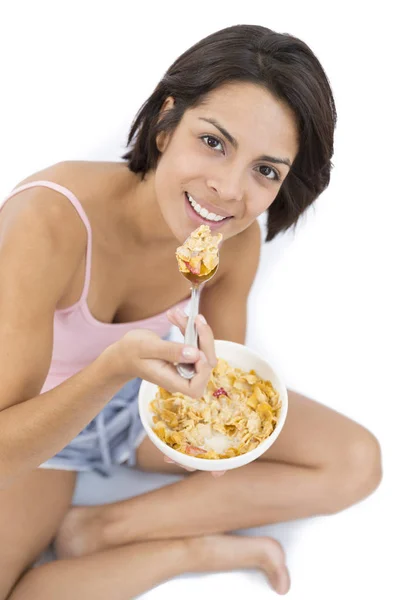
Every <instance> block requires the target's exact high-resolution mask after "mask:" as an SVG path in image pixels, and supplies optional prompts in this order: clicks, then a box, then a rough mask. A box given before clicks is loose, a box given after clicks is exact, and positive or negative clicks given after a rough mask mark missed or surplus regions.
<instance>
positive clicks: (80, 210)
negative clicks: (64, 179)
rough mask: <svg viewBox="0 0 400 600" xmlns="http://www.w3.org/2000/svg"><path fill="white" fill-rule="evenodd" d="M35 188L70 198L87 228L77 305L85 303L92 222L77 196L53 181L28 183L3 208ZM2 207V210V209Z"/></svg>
mask: <svg viewBox="0 0 400 600" xmlns="http://www.w3.org/2000/svg"><path fill="white" fill-rule="evenodd" d="M33 187H47V188H49V189H51V190H54V191H55V192H58V193H59V194H62V195H63V196H65V197H66V198H68V200H69V201H70V202H71V204H72V205H73V206H74V208H75V210H76V212H77V213H78V215H79V216H80V218H81V219H82V221H83V224H84V225H85V227H86V231H87V246H86V268H85V282H84V285H83V290H82V294H81V297H80V299H79V300H78V302H77V304H79V303H81V302H83V301H85V300H86V299H87V295H88V291H89V284H90V273H91V266H92V228H91V226H90V222H89V219H88V217H87V214H86V212H85V211H84V209H83V206H82V204H81V203H80V202H79V200H78V198H77V197H76V196H75V194H73V193H72V192H71V190H69V189H67V188H66V187H64V186H62V185H59V184H58V183H54V182H52V181H41V180H39V181H31V182H30V183H26V184H25V185H21V186H19V187H18V188H15V189H14V190H13V191H12V192H11V194H9V195H8V196H7V197H6V198H5V200H4V202H3V203H2V205H1V206H3V205H4V204H5V202H7V200H9V198H11V197H12V196H15V194H18V193H19V192H23V191H25V190H28V189H30V188H33ZM1 206H0V209H1Z"/></svg>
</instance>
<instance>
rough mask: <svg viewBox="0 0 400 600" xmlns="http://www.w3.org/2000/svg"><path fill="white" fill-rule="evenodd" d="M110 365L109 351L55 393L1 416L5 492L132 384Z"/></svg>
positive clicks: (0, 476)
mask: <svg viewBox="0 0 400 600" xmlns="http://www.w3.org/2000/svg"><path fill="white" fill-rule="evenodd" d="M109 359H110V355H109V354H108V353H107V351H106V352H105V353H103V354H102V355H101V356H99V358H98V359H96V360H95V361H94V362H93V363H91V364H90V365H89V366H88V367H86V368H85V369H83V370H82V371H80V372H79V373H77V374H76V375H74V376H73V377H70V378H69V379H67V380H66V381H64V382H63V383H61V384H60V385H58V386H57V387H55V388H53V389H52V390H49V391H48V392H45V393H44V394H40V395H38V396H35V397H34V398H31V399H29V400H26V401H24V402H21V403H20V404H17V405H14V406H11V407H9V408H7V409H5V410H3V411H1V412H0V431H1V436H0V489H2V488H3V487H6V486H8V485H9V483H10V482H11V481H12V480H14V479H15V478H17V477H18V476H20V475H22V474H23V473H24V472H27V471H30V470H32V469H35V468H37V467H38V466H39V465H40V464H41V463H43V462H44V461H46V460H48V459H49V458H51V457H52V456H54V455H55V454H57V452H59V451H60V450H61V449H62V448H64V447H65V446H66V445H67V444H68V443H69V442H70V441H71V440H72V439H73V438H74V437H75V436H77V435H78V433H79V432H80V431H82V429H84V428H85V427H86V425H87V424H88V423H90V421H91V420H92V419H93V418H94V417H95V416H96V415H97V414H98V413H99V412H100V411H101V409H102V408H103V407H104V406H105V405H106V404H107V402H108V401H109V400H110V399H111V398H112V396H113V395H114V394H115V393H116V392H117V391H118V390H119V389H120V388H121V387H122V386H123V385H124V384H125V383H126V382H127V381H128V379H127V377H126V375H125V376H123V375H121V374H116V372H115V369H113V365H112V364H111V361H110V360H109ZM132 377H133V376H132Z"/></svg>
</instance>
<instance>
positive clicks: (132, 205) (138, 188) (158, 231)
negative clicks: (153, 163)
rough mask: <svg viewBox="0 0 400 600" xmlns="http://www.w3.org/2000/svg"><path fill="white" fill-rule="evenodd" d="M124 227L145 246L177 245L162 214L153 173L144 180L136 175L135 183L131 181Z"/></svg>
mask: <svg viewBox="0 0 400 600" xmlns="http://www.w3.org/2000/svg"><path fill="white" fill-rule="evenodd" d="M130 174H131V175H132V173H130ZM123 226H124V228H125V230H128V235H129V236H130V237H133V238H134V239H135V240H136V241H137V242H139V243H140V244H141V245H143V246H144V245H145V246H150V245H154V244H159V243H160V242H162V243H166V244H168V243H170V244H171V245H173V246H175V245H176V244H177V240H176V238H175V236H174V235H173V233H172V232H171V230H170V229H169V227H168V225H167V224H166V222H165V220H164V217H163V215H162V213H161V210H160V207H159V204H158V201H157V197H156V193H155V189H154V174H153V173H152V172H150V173H148V174H147V175H146V177H145V178H144V179H141V176H140V175H134V178H133V181H132V179H131V185H130V187H129V189H128V190H127V193H126V195H125V198H124V203H123Z"/></svg>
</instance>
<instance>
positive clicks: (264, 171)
mask: <svg viewBox="0 0 400 600" xmlns="http://www.w3.org/2000/svg"><path fill="white" fill-rule="evenodd" d="M259 169H260V173H261V175H262V176H263V177H266V178H267V179H275V180H277V181H279V175H278V173H277V172H276V171H275V170H274V169H273V168H272V167H268V166H267V165H261V167H259Z"/></svg>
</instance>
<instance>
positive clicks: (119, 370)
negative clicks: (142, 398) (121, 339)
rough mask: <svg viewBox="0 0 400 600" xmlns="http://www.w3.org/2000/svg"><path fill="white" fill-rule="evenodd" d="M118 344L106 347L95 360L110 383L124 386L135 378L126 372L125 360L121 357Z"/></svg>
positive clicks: (133, 374) (132, 374)
mask: <svg viewBox="0 0 400 600" xmlns="http://www.w3.org/2000/svg"><path fill="white" fill-rule="evenodd" d="M122 354H123V353H122V352H121V351H120V348H119V347H118V343H114V344H111V346H108V348H106V349H105V350H104V351H103V352H102V353H101V354H100V356H99V357H98V358H97V361H98V364H99V367H100V369H101V370H102V372H103V373H104V374H105V376H106V378H107V379H108V380H109V381H110V382H113V383H114V382H115V383H120V384H121V385H124V384H125V383H127V382H128V381H129V380H130V379H134V378H135V377H136V375H135V373H132V372H128V369H127V365H126V359H125V358H124V356H122Z"/></svg>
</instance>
